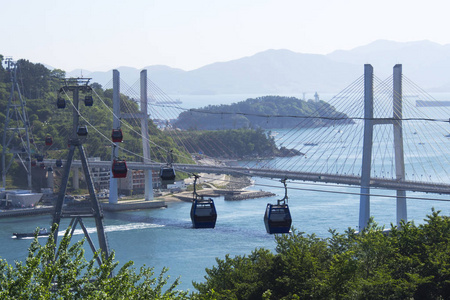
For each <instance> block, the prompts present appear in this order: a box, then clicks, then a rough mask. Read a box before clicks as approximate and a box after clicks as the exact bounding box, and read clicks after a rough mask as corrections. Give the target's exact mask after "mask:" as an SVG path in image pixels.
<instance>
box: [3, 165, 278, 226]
mask: <svg viewBox="0 0 450 300" xmlns="http://www.w3.org/2000/svg"><path fill="white" fill-rule="evenodd" d="M203 178H204V179H203V180H204V181H203V182H201V186H202V188H201V189H200V190H198V191H197V193H198V195H199V196H203V197H211V198H214V197H220V196H224V199H225V200H226V201H239V200H246V199H254V198H261V197H270V196H274V194H273V193H270V192H265V191H262V190H260V191H255V190H247V188H249V187H250V186H252V185H253V181H252V180H251V177H248V176H239V177H236V176H229V175H220V176H219V177H217V176H216V177H213V176H210V175H209V174H204V175H203ZM188 181H189V180H188ZM192 199H193V191H182V192H176V193H167V194H165V195H162V196H159V197H155V198H154V199H153V200H151V201H146V200H145V199H144V198H143V197H142V198H141V197H137V198H134V199H120V200H119V201H118V203H115V204H111V203H108V201H107V200H100V206H101V207H102V209H103V210H104V211H112V212H115V211H130V210H141V209H156V208H163V207H167V204H166V203H170V202H177V201H184V202H191V201H192ZM83 202H84V203H80V206H78V207H79V208H81V209H83V208H87V207H88V206H89V205H88V204H89V203H88V202H87V201H83ZM69 210H70V208H69ZM53 211H54V206H52V205H39V206H36V207H34V208H27V209H8V210H0V218H9V217H17V216H35V215H51V214H53Z"/></svg>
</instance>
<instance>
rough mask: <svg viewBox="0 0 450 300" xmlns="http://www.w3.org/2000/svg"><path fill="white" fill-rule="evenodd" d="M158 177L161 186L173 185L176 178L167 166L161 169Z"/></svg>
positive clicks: (171, 169)
mask: <svg viewBox="0 0 450 300" xmlns="http://www.w3.org/2000/svg"><path fill="white" fill-rule="evenodd" d="M159 177H160V178H161V184H162V185H167V184H173V183H174V182H175V177H176V174H175V170H174V169H173V168H172V167H169V166H165V167H161V169H160V170H159Z"/></svg>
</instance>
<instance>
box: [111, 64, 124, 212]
mask: <svg viewBox="0 0 450 300" xmlns="http://www.w3.org/2000/svg"><path fill="white" fill-rule="evenodd" d="M120 118H121V115H120V73H119V71H117V70H113V128H115V129H117V128H119V126H120ZM118 156H119V148H118V147H117V143H114V147H112V153H111V164H112V161H113V160H114V158H116V157H118ZM117 188H118V186H117V178H114V177H113V173H112V171H111V172H110V177H109V203H112V204H115V203H117V202H118V190H117Z"/></svg>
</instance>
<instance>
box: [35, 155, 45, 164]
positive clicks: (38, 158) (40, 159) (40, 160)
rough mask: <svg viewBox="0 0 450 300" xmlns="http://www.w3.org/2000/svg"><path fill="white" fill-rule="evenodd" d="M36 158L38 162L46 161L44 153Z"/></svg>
mask: <svg viewBox="0 0 450 300" xmlns="http://www.w3.org/2000/svg"><path fill="white" fill-rule="evenodd" d="M36 160H37V161H38V162H43V161H44V155H41V154H38V155H36Z"/></svg>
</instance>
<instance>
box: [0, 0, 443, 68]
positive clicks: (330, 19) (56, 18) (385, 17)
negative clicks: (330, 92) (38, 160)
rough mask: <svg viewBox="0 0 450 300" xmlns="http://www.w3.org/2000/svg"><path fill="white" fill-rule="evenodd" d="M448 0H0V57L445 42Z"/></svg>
mask: <svg viewBox="0 0 450 300" xmlns="http://www.w3.org/2000/svg"><path fill="white" fill-rule="evenodd" d="M449 8H450V2H448V0H427V1H423V0H421V1H418V0H377V1H374V0H370V1H366V0H342V1H339V0H222V1H219V0H157V1H156V0H128V1H124V0H123V1H115V0H89V1H87V0H77V1H66V0H39V1H38V0H1V1H0V12H1V16H0V54H3V55H4V56H12V57H13V58H14V59H15V60H17V59H19V58H25V59H29V60H30V61H32V62H35V63H36V62H40V63H45V64H48V65H51V66H53V67H56V68H60V69H63V70H66V71H71V70H73V69H80V68H81V69H85V70H91V71H94V70H95V71H107V70H110V69H113V68H117V67H119V66H130V67H135V68H143V67H145V66H149V65H158V64H160V65H168V66H171V67H174V68H181V69H184V70H192V69H196V68H199V67H201V66H204V65H206V64H210V63H213V62H218V61H228V60H232V59H237V58H241V57H244V56H250V55H253V54H255V53H257V52H261V51H264V50H267V49H289V50H292V51H295V52H300V53H317V54H327V53H330V52H332V51H334V50H338V49H344V50H348V49H352V48H355V47H357V46H361V45H365V44H368V43H370V42H373V41H375V40H378V39H388V40H395V41H400V42H406V41H418V40H425V39H426V40H430V41H433V42H437V43H439V44H449V43H450V33H449V29H450V18H449V17H448V13H449Z"/></svg>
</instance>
